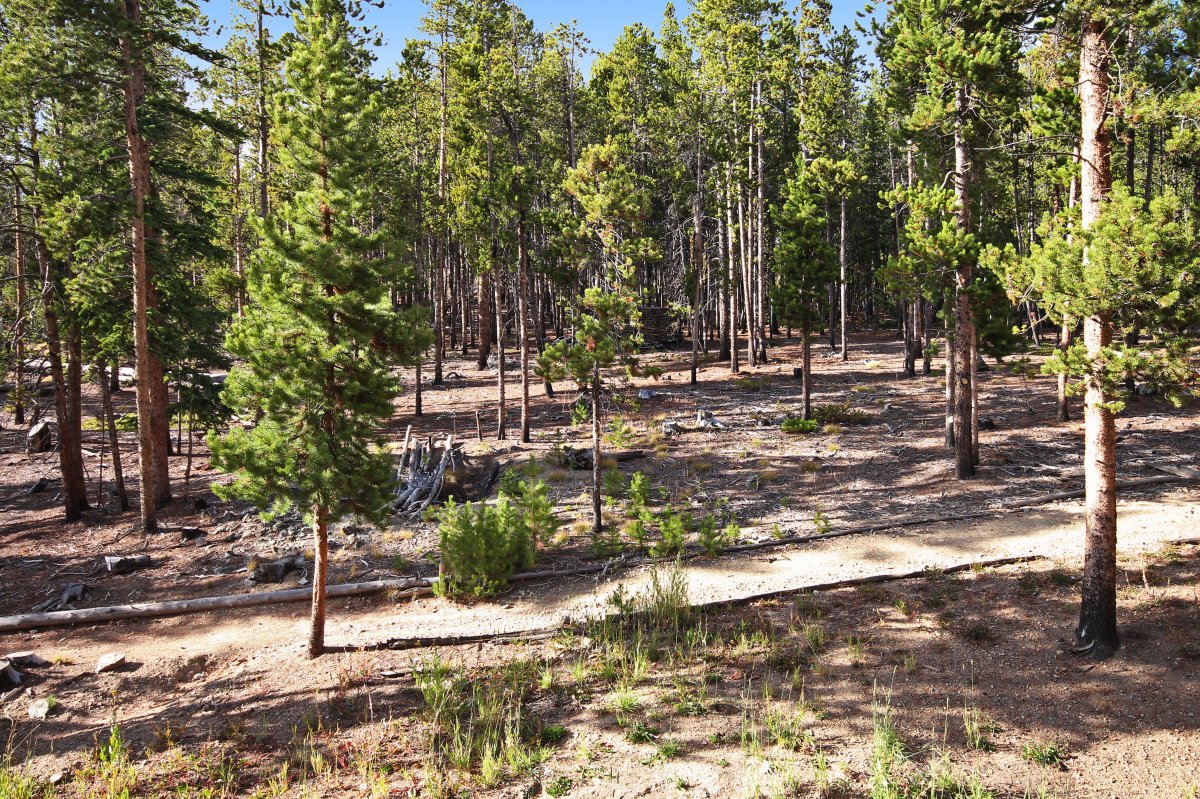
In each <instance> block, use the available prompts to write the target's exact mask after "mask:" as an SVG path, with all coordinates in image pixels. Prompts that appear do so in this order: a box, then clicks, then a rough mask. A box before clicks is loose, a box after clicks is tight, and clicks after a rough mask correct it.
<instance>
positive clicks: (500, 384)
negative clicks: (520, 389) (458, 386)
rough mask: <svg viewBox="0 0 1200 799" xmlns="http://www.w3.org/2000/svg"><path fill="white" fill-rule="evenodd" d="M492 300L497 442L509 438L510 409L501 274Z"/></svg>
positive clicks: (495, 279)
mask: <svg viewBox="0 0 1200 799" xmlns="http://www.w3.org/2000/svg"><path fill="white" fill-rule="evenodd" d="M493 263H495V261H493ZM492 292H493V293H492V298H493V303H492V304H493V306H494V307H495V309H496V440H497V441H503V440H504V439H506V438H508V431H507V425H506V423H507V419H506V418H505V417H506V415H507V413H508V409H507V408H506V407H505V404H504V296H503V294H502V293H501V291H500V273H499V272H497V273H496V274H494V275H492Z"/></svg>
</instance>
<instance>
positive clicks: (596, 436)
mask: <svg viewBox="0 0 1200 799" xmlns="http://www.w3.org/2000/svg"><path fill="white" fill-rule="evenodd" d="M600 484H601V480H600V362H599V361H595V360H593V361H592V532H593V533H594V534H595V535H596V537H597V539H599V536H600V533H601V532H603V530H604V517H603V516H602V515H601V513H600Z"/></svg>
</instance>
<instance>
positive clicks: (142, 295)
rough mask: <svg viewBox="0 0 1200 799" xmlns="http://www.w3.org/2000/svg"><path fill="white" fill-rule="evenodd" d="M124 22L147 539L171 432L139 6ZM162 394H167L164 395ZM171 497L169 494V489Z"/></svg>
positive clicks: (134, 3)
mask: <svg viewBox="0 0 1200 799" xmlns="http://www.w3.org/2000/svg"><path fill="white" fill-rule="evenodd" d="M124 11H125V20H126V22H127V23H128V24H129V25H130V27H131V29H132V31H131V32H130V33H127V34H125V35H124V36H122V38H121V53H122V56H123V60H124V70H125V74H124V75H123V78H124V79H123V81H122V95H123V98H124V106H125V138H126V142H127V145H128V147H129V180H130V185H131V188H132V190H133V191H132V194H133V226H132V250H133V255H132V260H133V343H134V353H135V356H136V370H137V413H138V442H139V447H138V449H139V452H140V454H141V464H140V465H141V489H142V491H141V494H142V496H141V510H142V527H143V528H144V530H145V532H146V533H153V532H156V531H157V529H158V518H157V514H156V511H157V506H158V500H159V498H160V497H161V496H162V491H163V489H162V487H161V486H159V485H158V482H159V476H160V468H159V467H158V466H157V462H158V461H160V460H162V459H163V457H164V455H163V453H162V442H161V439H162V436H163V433H164V432H165V431H166V429H167V416H166V411H167V409H166V404H165V403H164V401H163V400H164V396H163V394H164V393H165V386H164V385H163V366H162V361H161V360H159V357H158V353H157V352H155V351H154V347H153V344H152V342H151V336H150V319H149V315H150V313H151V312H152V311H153V310H154V309H155V308H156V307H157V306H158V296H157V291H156V289H155V287H154V272H153V267H152V266H151V264H150V260H149V258H148V257H147V253H146V247H147V239H148V232H147V227H148V226H147V224H146V201H147V200H148V199H149V197H150V195H151V185H150V154H149V149H148V146H147V143H146V139H145V138H144V137H143V135H142V131H141V127H140V120H139V118H138V117H139V112H140V110H141V107H142V104H143V103H144V102H145V96H146V89H145V76H144V66H143V62H142V57H141V54H140V53H139V52H137V51H136V50H135V46H134V36H135V32H136V30H137V29H138V28H139V27H140V26H141V15H142V11H141V5H140V0H125V3H124ZM157 389H162V390H163V391H162V392H160V391H159V390H157ZM167 490H168V491H169V488H168V489H167Z"/></svg>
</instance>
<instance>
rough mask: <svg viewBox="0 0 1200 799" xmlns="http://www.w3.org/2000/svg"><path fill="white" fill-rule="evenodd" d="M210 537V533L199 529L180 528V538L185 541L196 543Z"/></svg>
mask: <svg viewBox="0 0 1200 799" xmlns="http://www.w3.org/2000/svg"><path fill="white" fill-rule="evenodd" d="M206 535H208V531H207V530H204V529H201V528H199V527H180V528H179V538H180V540H183V541H195V540H196V539H197V538H203V537H205V536H206Z"/></svg>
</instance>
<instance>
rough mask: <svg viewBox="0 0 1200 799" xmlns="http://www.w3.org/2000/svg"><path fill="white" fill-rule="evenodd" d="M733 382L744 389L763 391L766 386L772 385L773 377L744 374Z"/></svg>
mask: <svg viewBox="0 0 1200 799" xmlns="http://www.w3.org/2000/svg"><path fill="white" fill-rule="evenodd" d="M733 382H734V385H736V386H737V387H738V388H740V389H741V390H742V391H762V390H763V389H764V388H766V387H768V386H769V385H771V378H769V377H754V376H752V375H744V376H743V377H739V378H738V379H737V380H734V381H733Z"/></svg>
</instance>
